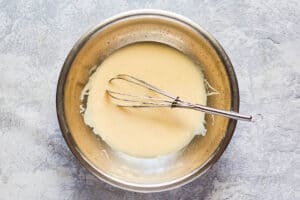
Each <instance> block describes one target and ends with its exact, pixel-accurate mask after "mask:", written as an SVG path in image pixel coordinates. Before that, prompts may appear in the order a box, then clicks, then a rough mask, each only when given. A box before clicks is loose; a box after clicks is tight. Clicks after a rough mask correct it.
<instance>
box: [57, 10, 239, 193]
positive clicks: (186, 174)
mask: <svg viewBox="0 0 300 200" xmlns="http://www.w3.org/2000/svg"><path fill="white" fill-rule="evenodd" d="M145 41H149V42H160V43H163V44H166V45H169V46H171V47H174V48H176V49H178V50H179V51H181V52H183V53H184V54H186V55H187V56H189V57H190V58H191V59H193V60H194V61H195V62H196V63H198V64H199V66H201V70H202V71H203V73H204V76H205V78H206V79H207V80H208V82H209V83H210V84H211V85H212V86H213V87H214V88H215V89H217V90H218V92H219V94H218V95H214V96H210V97H208V105H209V106H212V107H216V108H220V109H225V110H233V111H238V109H239V92H238V84H237V80H236V76H235V73H234V70H233V67H232V65H231V62H230V60H229V58H228V56H227V55H226V53H225V52H224V50H223V49H222V47H221V46H220V44H219V43H218V42H217V41H216V40H215V39H214V38H213V37H212V36H211V35H210V34H209V33H207V32H206V31H204V30H203V29H202V28H201V27H199V26H198V25H197V24H195V23H194V22H192V21H190V20H188V19H186V18H184V17H182V16H179V15H177V14H173V13H169V12H166V11H158V10H137V11H130V12H126V13H123V14H120V15H118V16H115V17H112V18H110V19H108V20H106V21H104V22H103V23H101V24H99V25H97V26H96V27H94V28H93V29H92V30H90V31H89V32H87V33H86V34H85V35H83V36H82V37H81V38H80V39H79V41H78V42H77V43H76V44H75V45H74V47H73V48H72V50H71V51H70V53H69V55H68V57H67V58H66V60H65V63H64V65H63V68H62V71H61V73H60V77H59V81H58V86H57V96H56V100H57V115H58V120H59V124H60V128H61V131H62V133H63V136H64V138H65V140H66V142H67V144H68V146H69V148H70V149H71V151H72V152H73V154H74V155H75V156H76V158H77V159H78V160H79V161H80V163H81V164H82V165H83V166H84V167H85V168H87V169H88V170H89V171H90V172H91V173H92V174H94V175H95V176H96V177H97V178H99V179H100V180H102V181H105V182H107V183H109V184H111V185H114V186H117V187H119V188H123V189H126V190H131V191H137V192H157V191H164V190H169V189H172V188H176V187H179V186H181V185H183V184H186V183H188V182H190V181H192V180H193V179H195V178H197V177H199V176H200V175H201V174H203V173H204V172H205V171H206V170H208V169H209V168H210V167H211V166H212V164H213V163H215V162H216V161H217V160H218V159H219V157H220V156H221V155H222V153H223V152H224V150H225V148H226V146H227V145H228V143H229V141H230V139H231V137H232V135H233V132H234V129H235V126H236V121H234V120H229V119H226V118H224V117H218V116H215V117H214V123H213V122H212V117H211V116H209V115H207V116H206V121H207V123H206V128H207V134H206V136H205V137H202V136H196V137H195V138H194V139H193V141H192V142H191V143H190V144H189V145H188V146H187V147H186V148H184V149H183V150H181V151H180V152H177V153H174V154H172V155H167V156H163V157H159V158H153V159H142V158H133V157H130V156H127V155H124V154H122V153H119V152H114V151H113V150H112V149H110V147H109V146H107V145H106V144H105V142H103V141H102V140H101V139H100V138H99V137H97V136H96V135H95V134H93V132H92V130H91V129H90V128H89V127H87V126H86V125H85V124H84V122H83V117H82V115H81V114H80V112H79V106H80V103H81V102H80V93H81V91H82V89H83V87H84V85H85V84H86V82H87V80H88V77H89V75H90V70H91V69H92V68H93V67H94V66H96V65H99V64H100V63H101V62H102V61H103V60H104V59H105V58H106V57H107V56H109V55H110V54H111V53H112V52H114V51H115V50H117V49H119V48H121V47H124V46H125V45H129V44H132V43H136V42H145ZM99 112H101V111H99ZM112 120H113V119H112ZM141 131H143V130H141ZM124 134H126V133H124ZM153 148H155V147H153Z"/></svg>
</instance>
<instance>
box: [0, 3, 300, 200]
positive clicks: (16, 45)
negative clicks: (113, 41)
mask: <svg viewBox="0 0 300 200" xmlns="http://www.w3.org/2000/svg"><path fill="white" fill-rule="evenodd" d="M138 8H157V9H165V10H169V11H173V12H176V13H179V14H182V15H184V16H186V17H188V18H190V19H192V20H194V21H195V22H197V23H198V24H200V25H201V26H203V27H204V28H205V29H207V30H208V31H209V32H211V33H212V34H213V35H214V36H215V37H216V38H217V39H218V40H219V42H220V43H221V44H222V45H223V47H224V48H225V50H226V52H227V53H228V55H229V57H230V58H231V60H232V63H233V65H234V66H235V70H236V73H237V77H238V81H239V86H240V95H241V111H242V112H243V113H262V114H263V115H264V119H263V120H262V121H260V122H259V123H255V124H249V123H242V122H241V123H238V126H237V129H236V132H235V135H234V137H233V139H232V141H231V143H230V145H229V146H228V148H227V150H226V151H225V153H224V154H223V156H222V157H221V159H220V160H219V161H218V162H217V163H216V164H215V165H214V166H213V168H212V169H210V170H209V171H208V172H207V173H206V174H205V175H204V176H202V177H201V178H199V179H197V180H196V181H194V182H192V183H190V184H188V185H186V186H184V187H181V188H179V189H175V190H172V191H169V192H163V193H154V194H137V193H133V192H126V191H123V190H120V189H117V188H114V187H112V186H109V185H107V184H105V183H103V182H100V181H98V180H97V179H96V178H95V177H93V176H92V175H90V174H89V173H88V172H87V171H86V170H85V169H84V168H82V167H81V166H80V164H79V162H78V161H77V160H76V159H75V158H74V156H73V155H72V153H71V152H70V151H69V149H68V147H67V146H66V144H65V142H64V140H63V138H62V135H61V132H60V129H59V127H58V123H57V118H56V109H55V92H56V83H57V79H58V75H59V72H60V69H61V66H62V64H63V62H64V59H65V57H66V55H67V54H68V52H69V50H70V49H71V47H72V45H73V44H74V42H75V41H76V40H77V39H78V38H79V37H80V36H81V35H82V34H83V33H84V32H85V31H87V30H88V29H89V28H90V27H92V26H93V25H95V24H97V23H99V22H101V21H102V20H103V19H105V18H107V17H109V16H111V15H114V14H117V13H119V12H121V11H125V10H130V9H138ZM299 171H300V1H299V0H294V1H286V0H280V1H278V0H268V1H267V0H266V1H260V0H252V1H235V0H225V1H220V0H205V1H167V0H153V1H150V0H149V1H129V0H124V1H112V0H102V1H97V0H79V1H69V0H67V1H60V0H53V1H34V0H20V1H18V0H0V200H4V199H5V200H6V199H81V200H85V199H89V200H90V199H105V200H106V199H247V200H248V199H264V200H275V199H276V200H277V199H284V200H286V199H288V200H292V199H300V172H299Z"/></svg>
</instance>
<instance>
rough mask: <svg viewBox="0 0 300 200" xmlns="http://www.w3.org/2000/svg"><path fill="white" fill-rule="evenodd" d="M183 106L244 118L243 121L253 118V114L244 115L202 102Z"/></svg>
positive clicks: (229, 116)
mask: <svg viewBox="0 0 300 200" xmlns="http://www.w3.org/2000/svg"><path fill="white" fill-rule="evenodd" d="M180 107H181V106H180ZM182 107H185V108H191V109H194V110H198V111H202V112H205V113H209V114H215V115H221V116H224V117H228V118H230V119H236V120H242V121H252V120H253V118H252V116H251V115H243V114H240V113H237V112H234V111H225V110H220V109H216V108H211V107H207V106H203V105H200V104H192V105H191V104H190V105H188V106H182Z"/></svg>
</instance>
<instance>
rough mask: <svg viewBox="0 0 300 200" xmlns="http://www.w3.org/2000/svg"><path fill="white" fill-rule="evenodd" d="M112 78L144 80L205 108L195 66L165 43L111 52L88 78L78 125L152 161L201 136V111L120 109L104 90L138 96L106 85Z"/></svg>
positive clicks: (128, 88) (115, 146)
mask: <svg viewBox="0 0 300 200" xmlns="http://www.w3.org/2000/svg"><path fill="white" fill-rule="evenodd" d="M117 74H128V75H132V76H135V77H138V78H140V79H142V80H145V81H147V82H148V83H151V84H153V85H155V86H157V87H159V88H161V89H164V90H166V91H168V92H170V93H172V94H174V95H177V96H180V98H182V99H184V100H187V101H190V102H194V103H199V104H203V105H206V97H207V95H206V91H205V84H204V78H203V74H202V72H201V70H200V67H199V66H198V65H196V64H194V63H193V62H192V61H191V60H190V59H189V58H188V57H187V56H185V55H184V54H182V53H180V52H179V51H177V50H175V49H173V48H171V47H168V46H166V45H162V44H157V43H138V44H134V45H130V46H127V47H124V48H122V49H119V50H117V51H116V52H114V53H113V54H112V55H110V56H109V57H108V58H107V59H105V61H104V62H103V63H101V65H100V66H99V67H98V68H97V70H96V71H95V72H94V73H93V74H92V75H91V77H90V79H89V81H88V83H87V85H86V87H85V89H84V90H83V91H82V95H84V94H85V92H86V91H88V98H87V104H86V110H85V111H84V113H83V116H84V121H85V123H86V124H87V125H89V126H90V127H92V128H93V131H94V133H95V134H97V135H99V136H100V137H101V138H102V139H103V140H104V141H105V142H106V143H108V144H109V145H110V146H111V147H112V148H113V149H115V150H117V151H121V152H124V153H126V154H129V155H131V156H136V157H155V156H160V155H164V154H168V153H172V152H176V151H178V150H180V149H182V148H183V147H185V146H186V145H187V144H188V143H189V142H190V141H191V140H192V139H193V137H194V136H195V135H196V134H204V133H205V129H204V113H202V112H199V111H194V110H189V109H179V108H120V107H117V106H116V105H115V104H114V103H113V102H112V100H111V98H110V97H109V96H108V95H107V93H106V89H108V88H109V89H112V90H114V91H122V92H123V91H126V92H130V93H139V94H143V93H142V92H143V91H141V90H139V89H135V88H134V87H132V85H130V84H127V86H125V85H124V86H122V88H121V90H120V88H118V87H119V86H118V85H117V86H116V85H115V84H109V83H108V80H109V79H110V78H112V77H114V76H116V75H117Z"/></svg>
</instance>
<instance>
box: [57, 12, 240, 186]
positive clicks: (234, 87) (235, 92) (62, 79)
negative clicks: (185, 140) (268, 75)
mask: <svg viewBox="0 0 300 200" xmlns="http://www.w3.org/2000/svg"><path fill="white" fill-rule="evenodd" d="M138 16H158V17H159V16H160V17H164V18H168V19H172V20H175V21H179V22H180V23H183V24H185V25H188V26H189V27H191V28H193V29H194V30H196V31H197V32H198V33H199V34H200V35H202V36H203V37H204V38H205V39H206V40H207V41H208V42H209V43H210V45H211V46H212V47H213V48H214V49H215V51H216V52H217V54H218V56H219V57H220V59H221V61H222V62H223V64H224V66H225V69H226V72H227V74H228V78H229V80H230V89H231V91H232V95H231V97H232V98H231V110H233V111H236V112H238V111H239V89H238V83H237V79H236V75H235V72H234V69H233V66H232V64H231V62H230V59H229V58H228V56H227V54H226V53H225V51H224V50H223V48H222V47H221V45H220V44H219V43H218V42H217V41H216V40H215V39H214V38H213V36H212V35H211V34H210V33H208V32H207V31H205V30H203V29H202V28H201V27H200V26H199V25H197V24H196V23H194V22H193V21H191V20H189V19H187V18H185V17H183V16H181V15H178V14H175V13H172V12H168V11H162V10H151V9H141V10H132V11H128V12H124V13H121V14H118V15H116V16H113V17H111V18H109V19H107V20H105V21H103V22H102V23H100V24H98V25H96V26H95V27H94V28H92V29H91V30H89V31H88V32H87V33H85V34H84V35H83V36H82V37H81V38H80V39H79V40H78V41H77V42H76V44H75V45H74V46H73V48H72V49H71V51H70V53H69V54H68V56H67V58H66V60H65V62H64V64H63V67H62V70H61V72H60V75H59V80H58V84H57V91H56V109H57V117H58V121H59V126H60V129H61V131H62V134H63V137H64V139H65V141H66V143H67V145H68V147H69V148H70V150H71V151H72V153H73V154H74V155H75V157H76V158H77V159H78V160H79V162H80V163H81V164H82V165H83V166H84V167H85V168H86V169H87V170H88V171H89V172H91V173H92V174H93V175H95V176H96V177H97V178H98V179H100V180H102V181H104V182H106V183H109V184H111V185H113V186H116V187H118V188H121V189H125V190H129V191H135V192H160V191H166V190H170V189H174V188H177V187H180V186H182V185H185V184H187V183H189V182H191V181H193V180H194V179H196V178H198V177H199V176H201V175H202V174H204V173H205V172H206V171H207V170H208V169H209V168H210V167H211V166H212V165H213V164H214V163H215V162H216V161H217V160H218V159H219V158H220V156H221V155H222V154H223V152H224V151H225V149H226V147H227V145H228V144H229V142H230V140H231V137H232V135H233V133H234V130H235V127H236V123H237V121H235V120H230V121H229V123H228V127H227V131H226V133H225V137H224V138H223V139H222V141H221V143H220V145H219V146H218V148H217V149H216V150H215V151H214V153H213V154H212V155H211V156H210V157H209V159H208V160H207V161H206V162H205V163H203V164H202V165H201V166H199V167H198V168H197V169H196V170H194V171H192V172H190V173H189V174H188V175H186V176H184V177H181V178H180V179H176V180H174V181H172V182H168V183H167V184H162V185H157V184H156V185H155V187H151V186H149V187H144V186H139V185H138V184H132V183H127V182H124V181H120V180H118V179H115V178H114V177H111V176H110V175H108V174H104V173H103V172H100V171H98V170H97V169H96V168H95V166H93V164H92V163H91V162H89V160H88V159H87V158H86V157H85V155H83V154H82V152H81V150H80V149H79V148H78V147H77V146H76V143H75V141H74V139H73V137H72V135H71V133H70V131H69V128H68V125H67V122H66V119H65V113H64V86H65V83H66V77H67V75H68V72H69V69H70V67H71V66H72V63H73V60H74V59H75V57H76V55H77V53H78V52H79V51H80V49H81V48H82V47H83V46H84V44H85V43H86V42H87V41H88V40H89V38H90V37H91V36H92V35H93V34H94V33H96V32H98V31H99V30H101V29H102V28H104V27H105V26H107V25H109V24H110V23H113V22H116V21H118V20H122V19H126V18H130V17H138Z"/></svg>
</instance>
